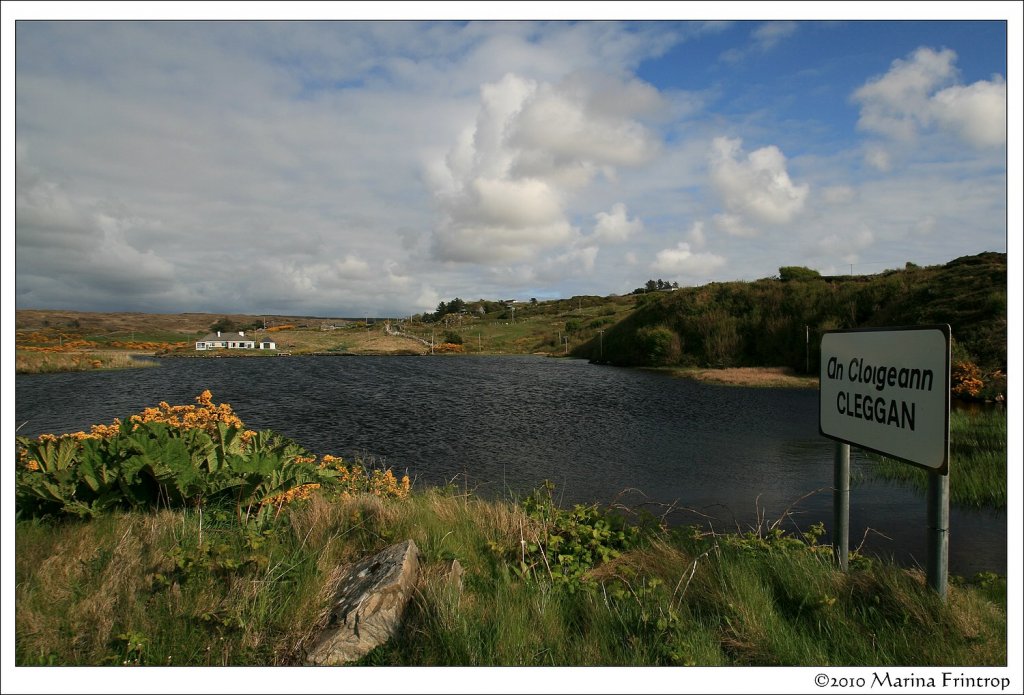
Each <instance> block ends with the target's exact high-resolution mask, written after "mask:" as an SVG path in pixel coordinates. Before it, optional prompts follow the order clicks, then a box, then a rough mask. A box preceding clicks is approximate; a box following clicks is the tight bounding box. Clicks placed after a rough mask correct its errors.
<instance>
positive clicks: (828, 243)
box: [817, 227, 875, 263]
mask: <svg viewBox="0 0 1024 695" xmlns="http://www.w3.org/2000/svg"><path fill="white" fill-rule="evenodd" d="M874 242H875V235H874V233H873V232H872V231H871V230H870V229H867V228H863V227H862V228H861V229H859V230H858V231H857V232H855V233H853V234H829V235H828V236H826V237H823V238H822V239H820V240H819V241H818V244H817V246H818V251H819V252H820V253H821V254H822V255H823V256H826V257H836V256H838V257H840V258H842V259H843V260H844V261H845V262H847V263H856V262H857V261H859V260H860V253H861V252H862V251H864V250H865V249H867V248H868V247H870V246H871V245H872V244H873V243H874Z"/></svg>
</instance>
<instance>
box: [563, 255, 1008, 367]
mask: <svg viewBox="0 0 1024 695" xmlns="http://www.w3.org/2000/svg"><path fill="white" fill-rule="evenodd" d="M1006 290H1007V286H1006V255H1005V254H997V253H984V254H980V255H977V256H969V257H965V258H959V259H957V260H954V261H951V262H950V263H947V264H945V265H942V266H932V267H927V268H919V267H916V266H910V265H908V267H907V268H906V269H903V270H893V271H887V272H885V273H881V274H879V275H871V276H859V277H858V276H852V277H820V276H818V277H813V276H812V277H801V278H793V279H777V278H769V279H763V280H758V281H755V282H727V283H711V284H708V285H704V286H702V287H689V288H682V289H678V290H674V291H670V292H656V293H652V294H647V295H643V296H642V297H641V301H640V304H639V306H638V308H637V310H636V311H635V312H634V313H632V314H631V315H630V316H629V317H628V318H626V319H625V320H623V321H621V322H620V323H618V324H617V325H615V326H613V327H609V329H608V330H607V332H606V333H605V334H604V335H603V336H601V337H600V338H599V339H595V338H592V339H590V340H589V341H587V342H586V343H585V344H583V345H580V346H579V347H577V348H576V349H575V350H573V354H574V355H575V356H577V357H584V358H588V359H591V360H595V361H600V362H608V363H611V364H616V365H628V366H699V367H737V366H765V365H774V366H785V367H790V368H792V369H794V370H796V371H798V372H801V373H803V372H809V373H812V374H813V373H816V372H817V370H818V363H817V353H818V351H817V349H816V346H817V345H818V344H819V343H820V339H821V334H822V332H823V331H826V330H829V329H835V328H861V327H870V326H897V325H920V324H933V323H948V324H949V325H950V327H951V328H952V335H953V340H954V345H953V359H954V361H962V360H966V361H970V362H973V363H974V364H976V365H978V366H979V367H980V368H981V370H982V371H983V372H986V373H989V374H991V373H992V372H995V371H997V370H998V371H1000V372H1002V373H1005V370H1006V318H1007V317H1006ZM808 345H809V346H810V349H808Z"/></svg>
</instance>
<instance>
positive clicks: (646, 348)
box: [636, 326, 680, 367]
mask: <svg viewBox="0 0 1024 695" xmlns="http://www.w3.org/2000/svg"><path fill="white" fill-rule="evenodd" d="M636 338H637V347H638V348H639V349H640V351H641V353H642V355H643V359H644V360H645V364H647V365H648V366H652V367H654V366H662V365H668V364H674V363H676V362H678V361H679V355H680V348H679V336H677V335H676V334H675V332H674V331H673V330H672V329H670V328H667V327H666V326H645V327H643V328H641V329H640V330H638V331H637V333H636Z"/></svg>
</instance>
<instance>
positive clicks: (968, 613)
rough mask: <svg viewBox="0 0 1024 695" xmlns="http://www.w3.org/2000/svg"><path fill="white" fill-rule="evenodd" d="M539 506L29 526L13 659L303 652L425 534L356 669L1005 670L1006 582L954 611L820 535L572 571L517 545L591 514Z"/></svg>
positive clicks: (460, 499)
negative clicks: (523, 561)
mask: <svg viewBox="0 0 1024 695" xmlns="http://www.w3.org/2000/svg"><path fill="white" fill-rule="evenodd" d="M536 513H537V512H536V510H534V512H533V513H532V514H531V513H530V512H529V510H528V509H527V508H525V507H524V506H523V505H522V504H520V503H514V502H510V501H487V500H483V499H480V498H477V497H475V496H473V495H471V494H459V493H458V492H456V491H454V490H451V489H428V490H423V491H414V492H413V494H412V495H410V496H409V497H408V498H405V499H380V498H376V497H373V496H369V495H363V496H353V497H349V498H345V499H334V500H328V499H327V498H326V497H323V496H321V497H318V496H313V497H311V498H310V499H308V500H304V501H303V500H300V501H296V502H294V503H293V504H292V505H290V506H289V508H288V510H287V511H286V513H283V514H282V515H280V516H279V517H277V518H276V519H272V520H268V521H267V522H266V523H265V524H262V525H258V526H253V525H252V524H250V525H249V526H245V525H241V524H240V523H239V520H238V518H237V517H236V516H235V515H234V514H233V513H230V512H220V511H218V510H216V509H204V510H203V512H202V514H200V513H199V510H198V509H185V510H176V511H160V512H141V511H133V512H128V513H117V514H113V515H109V516H103V517H99V518H97V519H94V520H92V521H77V520H66V521H61V522H53V521H50V522H47V521H37V520H25V521H19V522H18V523H17V526H16V542H17V552H16V562H17V567H16V577H17V586H16V606H17V615H16V638H17V642H16V661H17V663H18V664H20V665H40V664H65V665H86V664H89V665H114V664H117V665H126V664H127V665H134V664H139V665H142V664H148V665H167V664H173V665H193V666H206V665H277V664H280V665H288V664H301V663H302V662H303V658H304V654H305V651H306V650H307V649H308V648H309V646H310V645H311V644H312V642H313V640H314V639H315V638H316V636H317V634H318V631H319V630H320V629H321V628H322V627H323V625H324V624H325V623H326V620H327V617H328V612H327V610H328V608H329V605H330V602H331V598H332V596H333V593H334V590H335V588H336V584H337V581H338V579H339V577H340V576H341V572H340V568H341V567H342V566H344V565H345V563H348V562H352V561H354V560H356V559H358V558H361V557H363V556H365V555H367V554H369V553H372V552H375V551H377V550H380V549H382V548H384V547H386V546H387V545H390V544H392V543H394V542H397V541H400V540H403V539H405V538H412V539H413V540H414V541H415V542H416V544H417V546H418V547H419V548H420V550H421V574H420V578H419V582H418V585H417V589H416V592H415V594H414V597H413V600H412V602H411V603H410V607H409V609H408V611H407V614H406V618H405V621H404V625H403V628H402V630H401V631H400V633H399V634H398V635H397V636H396V637H395V638H393V639H392V640H391V641H390V642H388V643H387V644H385V645H383V646H381V647H378V648H377V649H376V650H374V651H373V652H371V653H370V654H369V655H367V656H366V657H364V659H363V660H362V661H361V662H359V663H361V664H364V665H462V666H481V665H492V666H498V665H502V666H513V665H516V666H596V665H702V666H713V665H741V664H742V665H770V664H784V665H811V664H814V665H901V666H907V665H939V664H942V665H964V666H968V665H972V666H981V665H999V664H1005V663H1006V598H1005V592H1006V588H1005V587H1006V585H1005V580H1004V579H1002V578H1000V577H996V576H995V575H986V576H984V577H981V578H977V579H976V580H975V581H970V582H969V581H965V580H960V579H955V578H954V581H951V585H950V588H949V596H948V600H947V601H946V602H943V601H941V600H940V599H939V598H938V597H937V596H936V595H934V593H933V592H932V591H931V590H930V589H929V588H928V587H927V586H926V583H925V582H924V580H923V577H922V576H921V575H920V573H918V572H916V571H913V570H906V569H902V568H899V567H896V566H893V565H890V564H886V563H884V562H879V561H869V560H866V559H864V558H857V561H856V562H854V563H852V564H853V567H852V569H851V570H850V571H849V572H848V573H842V572H840V571H838V570H837V569H836V567H835V565H834V563H833V561H832V555H831V548H829V547H828V546H820V545H817V544H816V539H817V537H818V536H817V535H816V533H815V532H813V531H812V532H807V533H805V535H804V536H803V538H797V537H794V536H791V535H789V534H785V533H782V532H780V531H777V530H773V529H770V528H769V529H762V530H760V531H758V532H752V533H748V534H745V535H737V534H715V533H709V532H707V531H705V530H699V529H673V530H670V531H664V530H660V529H658V528H656V527H651V528H646V529H645V531H644V532H643V534H642V535H641V537H640V538H639V540H638V541H637V542H636V543H634V544H632V545H631V546H630V547H628V548H626V549H624V550H622V551H621V552H619V553H618V554H616V555H614V556H608V557H607V558H604V559H602V558H600V557H599V555H600V554H599V553H595V554H594V557H595V559H594V560H593V562H592V564H591V565H590V567H589V569H587V570H586V571H583V572H581V573H580V574H578V575H576V576H574V577H573V578H569V579H567V578H561V579H559V578H558V577H554V576H552V574H549V573H548V572H547V571H546V570H543V569H540V566H538V567H536V568H535V571H531V572H527V573H521V572H517V571H516V567H518V561H514V559H515V556H514V555H511V554H509V552H508V549H509V548H510V547H511V548H515V547H517V546H521V544H522V542H523V541H526V544H527V545H529V544H530V543H531V542H532V543H536V542H539V541H544V539H545V535H544V534H545V533H548V534H550V533H551V532H552V529H554V528H556V526H552V525H551V524H554V522H558V523H563V522H565V521H566V520H567V519H575V520H576V521H580V523H584V525H585V524H594V522H593V520H592V518H591V517H588V516H584V515H580V514H576V515H575V516H573V513H572V510H563V511H562V512H558V513H554V512H551V513H552V514H554V515H553V516H549V517H547V519H548V522H549V525H548V526H545V525H544V523H540V522H539V520H538V518H537V517H536ZM546 513H547V512H546ZM581 520H582V521H581ZM585 527H586V528H595V529H600V528H603V527H601V526H598V525H592V526H585ZM558 528H562V529H563V531H562V532H563V533H564V525H563V526H562V527H558ZM526 552H527V553H528V552H530V551H529V550H527V551H526ZM456 560H457V561H458V564H459V566H461V567H462V568H463V570H464V573H463V574H462V575H461V577H460V576H458V573H454V574H453V571H452V566H453V561H456ZM549 561H550V559H549Z"/></svg>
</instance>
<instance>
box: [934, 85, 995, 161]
mask: <svg viewBox="0 0 1024 695" xmlns="http://www.w3.org/2000/svg"><path fill="white" fill-rule="evenodd" d="M931 106H932V113H933V115H934V117H935V120H936V122H937V123H938V124H939V126H940V127H942V128H945V129H947V130H950V131H952V132H954V133H956V134H957V135H959V136H960V137H961V138H962V139H964V140H966V141H967V142H969V143H970V144H972V145H974V146H975V147H1001V146H1002V145H1005V144H1006V83H1005V82H1004V81H1003V80H1002V78H1001V77H998V76H997V77H995V78H994V79H993V80H992V81H980V82H975V83H974V84H972V85H970V86H967V87H962V86H954V87H947V88H946V89H943V90H942V91H941V92H939V93H937V94H936V95H935V96H934V97H933V98H932V101H931Z"/></svg>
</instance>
